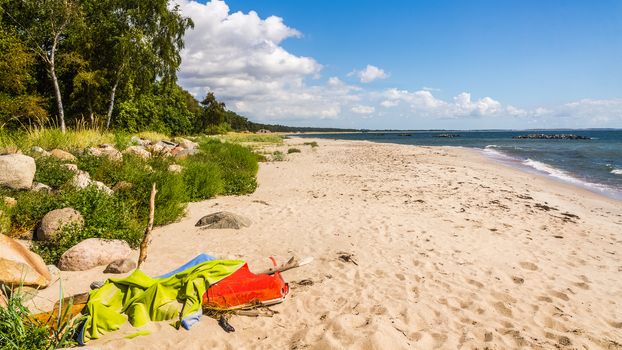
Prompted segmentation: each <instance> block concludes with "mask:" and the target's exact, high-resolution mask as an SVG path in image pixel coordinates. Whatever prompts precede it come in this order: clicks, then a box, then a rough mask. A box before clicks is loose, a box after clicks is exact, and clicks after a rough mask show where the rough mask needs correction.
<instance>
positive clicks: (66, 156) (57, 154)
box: [50, 148, 76, 162]
mask: <svg viewBox="0 0 622 350" xmlns="http://www.w3.org/2000/svg"><path fill="white" fill-rule="evenodd" d="M50 155H51V156H52V157H54V158H58V159H60V160H67V161H70V162H72V161H74V160H76V156H74V155H73V154H71V153H69V152H67V151H63V150H62V149H58V148H55V149H53V150H51V151H50Z"/></svg>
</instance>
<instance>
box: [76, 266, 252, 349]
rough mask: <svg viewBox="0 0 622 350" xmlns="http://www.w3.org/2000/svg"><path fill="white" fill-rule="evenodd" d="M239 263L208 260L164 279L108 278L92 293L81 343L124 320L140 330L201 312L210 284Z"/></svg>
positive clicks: (137, 272)
mask: <svg viewBox="0 0 622 350" xmlns="http://www.w3.org/2000/svg"><path fill="white" fill-rule="evenodd" d="M243 264H244V261H242V260H211V261H205V262H202V263H200V264H198V265H195V266H191V267H189V268H187V269H185V270H183V271H180V272H177V273H175V274H174V275H172V276H169V277H166V278H153V277H149V276H147V275H146V274H145V273H144V272H142V271H140V270H135V271H134V272H133V273H132V274H131V275H129V276H128V277H126V278H110V279H109V280H107V281H106V283H104V285H103V286H102V287H101V288H99V289H96V290H93V291H91V293H90V297H89V301H88V304H87V306H86V308H87V318H86V322H85V324H84V328H83V329H82V332H81V333H82V337H81V338H82V339H80V340H81V342H86V341H88V340H90V339H97V338H99V337H101V336H102V335H103V334H105V333H106V332H111V331H115V330H117V329H119V327H121V325H123V324H124V323H125V322H126V321H129V322H130V324H131V325H132V326H134V327H141V326H143V325H145V324H147V323H148V322H149V321H164V320H172V319H175V318H176V319H177V322H176V324H175V326H176V327H179V325H180V324H181V320H182V319H184V317H185V316H187V315H190V314H196V313H197V312H200V311H201V299H202V297H203V294H204V293H205V291H206V290H207V289H208V288H209V286H210V285H212V284H214V283H216V282H218V281H220V280H222V279H223V278H225V277H227V276H229V275H231V274H232V273H234V272H235V271H237V270H238V269H239V268H240V267H241V266H242V265H243Z"/></svg>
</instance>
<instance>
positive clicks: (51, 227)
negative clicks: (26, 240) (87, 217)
mask: <svg viewBox="0 0 622 350" xmlns="http://www.w3.org/2000/svg"><path fill="white" fill-rule="evenodd" d="M68 225H75V226H76V227H82V226H83V225H84V218H83V217H82V214H80V212H79V211H77V210H75V209H73V208H63V209H56V210H52V211H51V212H49V213H47V214H45V216H44V217H43V219H41V223H40V224H39V228H37V239H38V240H40V241H50V240H53V239H54V238H56V237H57V236H58V234H59V233H60V232H61V231H62V229H63V227H65V226H68Z"/></svg>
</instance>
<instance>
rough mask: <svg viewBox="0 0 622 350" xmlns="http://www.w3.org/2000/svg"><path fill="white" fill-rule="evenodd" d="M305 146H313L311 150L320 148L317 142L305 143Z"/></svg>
mask: <svg viewBox="0 0 622 350" xmlns="http://www.w3.org/2000/svg"><path fill="white" fill-rule="evenodd" d="M303 145H305V146H311V148H315V147H319V145H318V144H317V142H316V141H311V142H305V143H303Z"/></svg>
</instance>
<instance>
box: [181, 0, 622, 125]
mask: <svg viewBox="0 0 622 350" xmlns="http://www.w3.org/2000/svg"><path fill="white" fill-rule="evenodd" d="M176 2H177V3H178V4H179V6H180V9H181V11H182V14H183V15H184V16H188V17H190V18H192V20H193V21H194V23H195V27H194V29H193V30H189V31H188V32H187V33H186V36H185V42H186V47H185V49H184V51H183V52H182V65H181V68H180V71H179V74H178V75H179V83H180V85H181V86H183V87H184V88H186V89H187V90H188V91H190V92H191V93H193V94H194V95H195V97H197V98H198V99H199V100H200V99H202V97H204V96H205V94H206V93H207V92H208V91H214V93H215V94H216V96H217V98H218V99H220V100H222V101H224V102H225V103H226V105H227V108H229V109H231V110H233V111H235V112H237V113H239V114H241V115H243V116H245V117H247V118H249V119H250V120H253V121H258V122H265V123H278V124H285V125H292V126H321V127H344V128H367V129H431V128H443V129H491V128H500V129H510V128H512V129H515V128H518V129H523V128H524V129H526V128H587V127H617V128H622V1H619V0H612V1H608V0H599V1H573V0H566V1H562V0H557V1H556V0H547V1H541V0H540V1H536V0H521V1H513V0H507V1H493V0H488V1H481V0H470V1H461V0H455V1H448V0H435V1H414V0H413V1H396V0H388V1H382V2H381V1H367V0H358V1H346V0H341V1H325V0H314V1H310V0H307V1H301V0H300V1H285V0H261V1H244V0H227V1H221V0H212V1H208V2H206V1H199V2H196V1H190V0H176Z"/></svg>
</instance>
